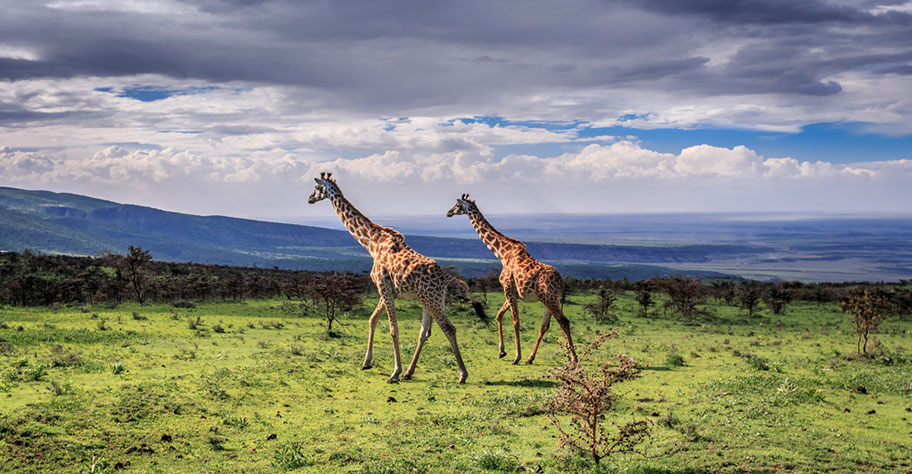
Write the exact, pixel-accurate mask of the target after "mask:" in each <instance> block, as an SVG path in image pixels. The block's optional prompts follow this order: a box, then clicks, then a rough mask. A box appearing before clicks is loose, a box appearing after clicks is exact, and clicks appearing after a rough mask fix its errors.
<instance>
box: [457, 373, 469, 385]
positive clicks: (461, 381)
mask: <svg viewBox="0 0 912 474" xmlns="http://www.w3.org/2000/svg"><path fill="white" fill-rule="evenodd" d="M467 378H469V376H468V375H463V376H461V377H459V382H456V383H457V384H459V385H465V383H466V379H467Z"/></svg>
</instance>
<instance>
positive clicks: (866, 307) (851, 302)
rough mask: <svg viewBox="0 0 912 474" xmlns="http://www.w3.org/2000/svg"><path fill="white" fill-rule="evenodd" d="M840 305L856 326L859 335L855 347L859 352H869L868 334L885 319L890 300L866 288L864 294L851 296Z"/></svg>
mask: <svg viewBox="0 0 912 474" xmlns="http://www.w3.org/2000/svg"><path fill="white" fill-rule="evenodd" d="M840 305H841V306H842V310H843V311H845V313H846V315H848V317H849V321H851V322H852V324H853V325H854V326H855V333H856V334H857V335H858V338H857V339H856V341H855V346H856V347H855V349H856V350H857V352H858V353H859V354H862V353H865V354H867V352H868V336H869V335H870V334H871V333H872V332H874V331H875V330H877V326H879V325H880V322H881V321H883V317H884V312H885V311H886V309H887V307H888V306H889V302H888V301H887V299H886V298H884V297H883V296H881V295H878V294H875V293H873V292H871V291H870V290H868V289H867V288H866V289H865V290H864V292H863V293H862V294H860V295H858V294H856V295H854V296H849V297H848V298H846V299H844V300H842V301H841V302H840ZM862 340H864V344H862Z"/></svg>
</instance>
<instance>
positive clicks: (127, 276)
mask: <svg viewBox="0 0 912 474" xmlns="http://www.w3.org/2000/svg"><path fill="white" fill-rule="evenodd" d="M127 249H128V252H127V254H126V255H118V254H113V253H111V252H105V253H104V254H103V257H104V259H105V260H107V261H108V263H109V264H110V265H111V266H112V267H114V271H115V273H116V274H117V279H119V280H121V281H123V282H124V287H126V291H127V292H128V293H131V294H132V295H133V296H135V297H136V301H138V302H139V304H140V305H143V304H145V302H146V290H147V289H148V288H149V282H150V277H149V266H150V263H151V262H152V254H151V252H149V251H148V250H143V248H142V247H134V246H132V245H131V246H129V247H128V248H127Z"/></svg>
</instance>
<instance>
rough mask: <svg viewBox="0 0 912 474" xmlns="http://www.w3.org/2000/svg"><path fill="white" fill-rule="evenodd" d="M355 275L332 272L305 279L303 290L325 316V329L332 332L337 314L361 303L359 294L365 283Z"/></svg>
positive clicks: (362, 290)
mask: <svg viewBox="0 0 912 474" xmlns="http://www.w3.org/2000/svg"><path fill="white" fill-rule="evenodd" d="M361 280H363V278H358V276H357V275H352V274H340V273H333V274H330V275H319V276H314V277H313V278H310V279H309V280H307V282H306V284H305V290H304V291H305V292H306V293H307V295H308V296H309V297H310V298H311V299H312V300H313V302H314V304H315V306H317V307H318V308H319V309H320V310H322V311H323V315H324V317H325V318H326V331H327V333H329V334H333V332H332V330H333V329H332V325H333V322H334V321H335V320H336V319H337V318H338V316H339V314H340V313H342V312H345V311H351V310H352V309H354V307H355V306H357V305H359V304H361V294H362V293H363V292H364V289H365V285H364V282H363V281H361Z"/></svg>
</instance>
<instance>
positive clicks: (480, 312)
mask: <svg viewBox="0 0 912 474" xmlns="http://www.w3.org/2000/svg"><path fill="white" fill-rule="evenodd" d="M453 280H454V281H456V282H458V283H459V284H460V285H462V287H463V288H464V289H465V292H466V295H468V297H469V299H470V300H472V309H474V310H475V315H476V316H478V319H479V320H480V321H481V322H483V323H484V325H485V326H488V327H490V326H491V318H489V317H488V315H487V314H485V312H484V305H482V304H481V302H480V301H476V300H475V298H474V297H473V296H472V290H471V288H469V285H468V283H466V282H464V281H462V280H460V279H459V278H456V277H453Z"/></svg>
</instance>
